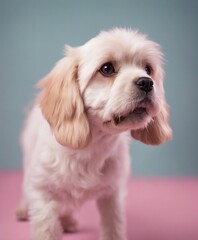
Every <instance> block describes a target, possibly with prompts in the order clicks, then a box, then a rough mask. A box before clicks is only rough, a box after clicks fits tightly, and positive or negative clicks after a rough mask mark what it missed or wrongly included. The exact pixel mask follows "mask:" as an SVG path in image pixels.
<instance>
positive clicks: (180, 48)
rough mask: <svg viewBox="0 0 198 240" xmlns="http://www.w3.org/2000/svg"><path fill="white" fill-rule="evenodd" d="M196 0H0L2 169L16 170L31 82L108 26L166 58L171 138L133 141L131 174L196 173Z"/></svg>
mask: <svg viewBox="0 0 198 240" xmlns="http://www.w3.org/2000/svg"><path fill="white" fill-rule="evenodd" d="M197 12H198V1H197V0H189V1H187V0H172V1H167V0H131V1H129V0H128V1H127V0H122V1H116V0H114V1H113V0H109V1H108V0H100V1H94V0H84V1H75V0H72V1H69V0H68V1H67V0H64V1H63V0H56V1H55V0H54V1H50V0H46V1H44V0H40V1H36V0H35V1H29V0H18V1H14V0H13V1H11V0H4V1H3V0H1V1H0V168H1V169H4V170H5V169H19V168H21V152H20V148H19V143H18V139H19V134H20V130H21V128H22V122H23V116H24V113H23V112H24V109H25V108H26V106H27V104H28V103H29V102H31V100H32V99H33V98H34V93H35V91H34V90H33V86H34V85H35V83H36V82H37V81H38V80H39V79H41V78H42V77H43V76H44V75H45V74H47V73H48V72H49V71H50V69H51V68H52V66H53V65H54V63H55V62H56V61H57V60H58V59H60V58H61V57H62V53H63V47H64V44H69V45H72V46H78V45H82V44H83V43H85V42H86V41H87V40H89V39H90V38H92V37H93V36H95V35H96V34H98V32H100V31H101V30H104V29H109V28H112V27H115V26H117V27H131V28H137V29H139V30H140V31H142V32H144V33H146V34H148V35H149V37H150V38H151V39H153V40H155V41H157V42H158V43H159V44H160V45H161V46H162V48H163V51H164V53H165V56H166V66H165V71H166V79H165V89H166V96H167V100H168V102H169V105H170V106H171V126H172V128H173V131H174V138H173V140H172V141H171V142H169V143H167V144H164V145H162V146H160V147H148V146H145V145H143V144H141V143H138V142H134V143H133V148H132V151H133V174H134V175H135V176H174V175H184V176H187V175H198V154H197V148H198V144H197V143H198V127H197V123H198V114H197V97H198V94H197V90H198V79H197V77H198V50H197V49H198V47H197V44H198V27H197V23H198V14H197Z"/></svg>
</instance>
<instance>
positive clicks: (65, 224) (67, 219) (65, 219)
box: [60, 215, 78, 232]
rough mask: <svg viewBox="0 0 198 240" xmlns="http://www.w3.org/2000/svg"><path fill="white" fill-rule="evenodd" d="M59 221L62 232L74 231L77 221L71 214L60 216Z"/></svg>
mask: <svg viewBox="0 0 198 240" xmlns="http://www.w3.org/2000/svg"><path fill="white" fill-rule="evenodd" d="M60 221H61V225H62V228H63V231H64V232H75V231H76V230H77V226H78V222H77V221H76V219H74V218H73V216H70V215H69V216H62V217H61V218H60Z"/></svg>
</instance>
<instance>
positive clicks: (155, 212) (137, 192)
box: [0, 173, 198, 240]
mask: <svg viewBox="0 0 198 240" xmlns="http://www.w3.org/2000/svg"><path fill="white" fill-rule="evenodd" d="M21 182H22V174H21V173H0V240H16V239H17V240H28V239H30V237H29V224H28V222H17V221H16V219H15V216H14V210H15V208H16V206H17V203H18V201H19V199H20V194H21V193H20V192H21V191H20V189H21ZM128 191H129V193H128V197H127V200H126V201H127V204H126V216H127V222H128V224H127V225H128V226H127V235H128V240H198V178H194V179H190V178H187V179H132V180H130V182H129V184H128ZM78 214H79V229H78V231H77V232H76V233H73V234H64V235H63V239H67V240H97V239H98V225H99V217H98V213H97V210H96V208H95V205H94V203H93V202H89V203H87V204H86V205H85V206H84V207H83V208H82V209H81V210H80V211H79V213H78Z"/></svg>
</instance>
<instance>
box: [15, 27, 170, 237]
mask: <svg viewBox="0 0 198 240" xmlns="http://www.w3.org/2000/svg"><path fill="white" fill-rule="evenodd" d="M162 62H163V54H162V52H161V49H160V46H159V45H158V44H156V43H155V42H153V41H151V40H149V39H148V38H147V37H146V36H145V35H143V34H141V33H139V32H138V31H135V30H130V29H118V28H116V29H112V30H110V31H106V32H101V33H100V34H99V35H98V36H97V37H95V38H93V39H91V40H90V41H88V42H87V43H86V44H84V45H83V46H80V47H76V48H72V47H68V46H67V47H66V53H65V56H64V57H63V58H62V59H61V60H60V61H59V62H58V63H57V64H56V65H55V67H54V68H53V69H52V71H51V72H50V73H49V74H48V75H47V76H46V77H44V79H42V80H41V81H40V82H39V83H38V86H39V88H41V90H42V91H41V93H40V94H39V96H38V97H37V99H36V101H35V104H34V106H33V108H32V110H31V112H30V113H29V116H28V117H27V120H26V124H25V127H24V131H23V133H22V138H21V142H22V148H23V156H24V197H23V200H22V202H21V204H20V206H19V208H18V210H17V216H18V218H19V219H27V218H29V219H30V224H31V236H32V239H33V240H59V239H61V234H62V231H63V230H65V231H74V230H75V229H76V220H75V219H74V218H73V211H75V210H76V209H77V208H78V207H79V206H81V205H82V204H83V203H84V202H85V201H86V200H88V199H92V198H94V199H96V200H97V206H98V209H99V212H100V216H101V231H100V239H101V240H126V229H125V228H126V227H125V217H124V196H125V183H126V179H127V177H128V175H129V169H130V154H129V142H130V138H131V137H133V138H135V139H137V140H139V141H142V142H143V143H145V144H149V145H159V144H161V143H164V142H166V141H167V140H169V139H170V138H171V135H172V131H171V128H170V126H169V111H168V105H167V103H166V100H165V94H164V87H163V78H164V72H163V67H162ZM109 63H110V65H108V64H109ZM105 64H106V65H105ZM112 66H113V72H111V70H112ZM147 66H149V68H150V69H149V71H146V70H148V69H146V67H147ZM106 71H107V72H106ZM108 71H109V72H108ZM140 78H147V79H148V78H149V79H150V80H151V81H152V84H153V86H152V87H151V89H150V90H149V92H146V91H144V90H141V89H140V88H139V87H138V86H137V81H138V79H140Z"/></svg>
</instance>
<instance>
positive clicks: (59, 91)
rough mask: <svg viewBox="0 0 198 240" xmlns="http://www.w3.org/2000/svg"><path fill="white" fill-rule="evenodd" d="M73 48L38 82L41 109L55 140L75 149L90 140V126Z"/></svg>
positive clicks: (83, 145)
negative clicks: (41, 89)
mask: <svg viewBox="0 0 198 240" xmlns="http://www.w3.org/2000/svg"><path fill="white" fill-rule="evenodd" d="M73 51H74V50H73V49H70V50H69V54H68V56H66V57H65V58H63V59H61V60H60V61H59V62H58V63H57V65H56V66H55V67H54V69H53V70H52V71H51V72H50V73H49V74H48V75H47V76H46V77H45V78H44V79H43V80H41V81H40V82H39V84H38V86H39V87H41V88H43V92H42V93H41V95H40V98H39V105H40V108H41V111H42V113H43V115H44V117H45V118H46V120H47V121H48V123H49V125H50V126H51V129H52V131H53V133H54V136H55V138H56V140H57V141H58V142H59V143H60V144H62V145H64V146H69V147H72V148H83V147H85V146H86V145H87V144H88V141H89V140H90V128H89V122H88V119H87V116H86V114H85V109H84V103H83V100H82V96H81V93H80V90H79V85H78V82H77V71H78V60H77V56H76V54H75V52H73Z"/></svg>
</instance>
